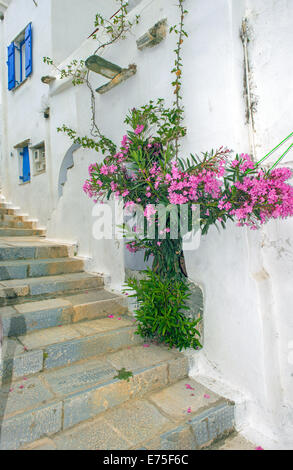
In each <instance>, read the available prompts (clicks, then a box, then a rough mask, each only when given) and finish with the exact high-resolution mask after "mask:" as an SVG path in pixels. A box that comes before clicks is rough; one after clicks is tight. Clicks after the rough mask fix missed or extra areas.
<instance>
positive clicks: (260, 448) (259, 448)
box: [255, 446, 264, 450]
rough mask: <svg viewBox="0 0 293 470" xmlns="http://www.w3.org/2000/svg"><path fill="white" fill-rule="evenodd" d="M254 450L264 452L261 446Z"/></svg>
mask: <svg viewBox="0 0 293 470" xmlns="http://www.w3.org/2000/svg"><path fill="white" fill-rule="evenodd" d="M255 450H264V449H263V448H262V447H261V446H258V447H256V448H255Z"/></svg>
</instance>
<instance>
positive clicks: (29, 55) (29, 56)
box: [25, 23, 33, 77]
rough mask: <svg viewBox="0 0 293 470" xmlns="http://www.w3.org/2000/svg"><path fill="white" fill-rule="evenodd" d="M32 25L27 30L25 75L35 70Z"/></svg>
mask: <svg viewBox="0 0 293 470" xmlns="http://www.w3.org/2000/svg"><path fill="white" fill-rule="evenodd" d="M32 45H33V42H32V25H31V23H30V24H29V25H28V26H27V28H26V30H25V76H26V77H28V76H29V75H31V73H32V71H33V49H32Z"/></svg>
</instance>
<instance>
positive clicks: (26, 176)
mask: <svg viewBox="0 0 293 470" xmlns="http://www.w3.org/2000/svg"><path fill="white" fill-rule="evenodd" d="M20 155H22V176H20V179H21V180H22V181H23V183H25V182H27V181H30V179H31V170H30V157H29V150H28V147H23V149H22V152H20Z"/></svg>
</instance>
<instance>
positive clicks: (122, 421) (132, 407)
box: [105, 400, 171, 446]
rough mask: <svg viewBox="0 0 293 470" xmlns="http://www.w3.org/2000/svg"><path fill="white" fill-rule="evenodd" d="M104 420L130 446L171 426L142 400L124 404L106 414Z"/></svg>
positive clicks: (152, 407)
mask: <svg viewBox="0 0 293 470" xmlns="http://www.w3.org/2000/svg"><path fill="white" fill-rule="evenodd" d="M105 420H106V422H107V423H108V424H109V425H110V426H111V427H113V428H114V429H116V430H117V431H118V432H119V433H120V434H121V435H123V436H124V438H125V439H127V440H128V441H129V442H131V444H132V446H137V445H138V444H140V443H143V442H145V441H147V440H149V439H151V438H152V437H153V436H154V435H156V434H158V433H159V432H161V431H162V430H164V428H167V427H169V426H170V424H171V422H170V421H169V420H168V419H167V418H166V417H165V416H163V415H162V414H161V413H160V412H159V411H158V410H157V408H156V407H155V406H153V405H152V404H150V403H148V402H147V401H144V400H137V401H134V402H132V403H126V404H125V405H122V406H120V407H119V408H116V409H114V410H112V411H110V412H108V413H107V414H106V415H105Z"/></svg>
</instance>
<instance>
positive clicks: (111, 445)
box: [53, 418, 130, 450]
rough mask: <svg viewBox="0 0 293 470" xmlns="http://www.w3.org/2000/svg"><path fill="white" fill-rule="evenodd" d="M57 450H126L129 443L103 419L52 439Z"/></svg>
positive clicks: (76, 427) (84, 424)
mask: <svg viewBox="0 0 293 470" xmlns="http://www.w3.org/2000/svg"><path fill="white" fill-rule="evenodd" d="M53 441H54V443H55V445H56V447H57V449H58V450H127V449H129V447H130V444H129V442H128V441H127V440H126V439H125V437H124V436H123V434H120V433H118V432H117V431H116V430H115V429H113V427H112V426H110V425H109V424H108V422H106V421H105V420H104V419H102V418H97V419H96V420H93V421H90V422H88V423H82V424H80V425H78V426H75V427H74V428H73V429H71V430H68V431H65V432H63V433H62V434H61V435H60V436H56V437H54V438H53Z"/></svg>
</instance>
